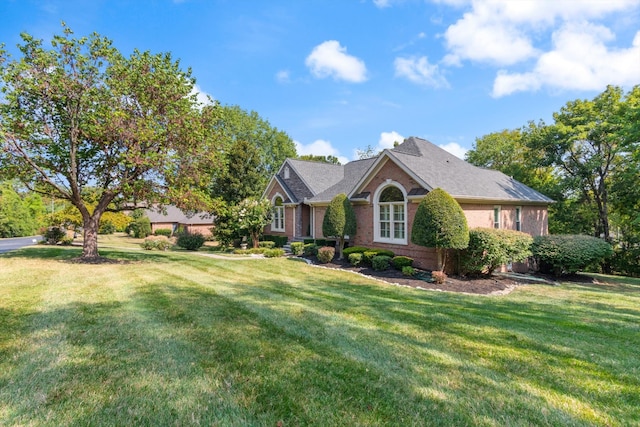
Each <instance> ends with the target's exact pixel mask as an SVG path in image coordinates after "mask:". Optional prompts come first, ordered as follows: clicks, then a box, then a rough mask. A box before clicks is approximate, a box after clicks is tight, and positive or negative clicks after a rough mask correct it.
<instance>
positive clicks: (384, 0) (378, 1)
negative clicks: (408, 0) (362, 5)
mask: <svg viewBox="0 0 640 427" xmlns="http://www.w3.org/2000/svg"><path fill="white" fill-rule="evenodd" d="M373 4H375V5H376V7H378V8H380V9H384V8H385V7H389V6H391V1H390V0H373Z"/></svg>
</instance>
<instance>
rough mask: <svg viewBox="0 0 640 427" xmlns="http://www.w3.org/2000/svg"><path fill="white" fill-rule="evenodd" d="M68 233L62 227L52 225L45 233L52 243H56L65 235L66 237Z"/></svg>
mask: <svg viewBox="0 0 640 427" xmlns="http://www.w3.org/2000/svg"><path fill="white" fill-rule="evenodd" d="M66 235H67V233H66V232H65V231H64V229H63V228H62V227H50V228H49V229H48V230H47V231H46V233H44V238H45V240H46V241H47V243H49V244H50V245H56V244H58V242H59V241H60V240H62V238H63V237H66Z"/></svg>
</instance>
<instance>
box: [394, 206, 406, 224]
mask: <svg viewBox="0 0 640 427" xmlns="http://www.w3.org/2000/svg"><path fill="white" fill-rule="evenodd" d="M393 220H394V221H404V205H393Z"/></svg>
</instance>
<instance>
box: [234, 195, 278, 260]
mask: <svg viewBox="0 0 640 427" xmlns="http://www.w3.org/2000/svg"><path fill="white" fill-rule="evenodd" d="M237 218H238V229H239V230H241V231H244V232H245V233H247V235H248V236H249V237H250V238H251V241H252V243H253V247H254V248H257V247H258V246H259V241H260V234H261V233H262V230H263V229H264V227H265V226H266V225H267V224H269V223H270V222H271V203H269V201H268V200H267V199H251V198H249V199H244V200H243V201H241V202H240V203H239V204H238V207H237Z"/></svg>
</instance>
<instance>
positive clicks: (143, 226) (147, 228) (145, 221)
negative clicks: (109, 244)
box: [128, 216, 151, 239]
mask: <svg viewBox="0 0 640 427" xmlns="http://www.w3.org/2000/svg"><path fill="white" fill-rule="evenodd" d="M128 231H129V233H130V234H133V237H135V238H136V239H144V238H145V237H147V236H148V235H150V234H151V221H149V218H147V217H146V216H142V217H140V218H137V219H136V220H135V221H133V222H132V223H131V224H129V227H128Z"/></svg>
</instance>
